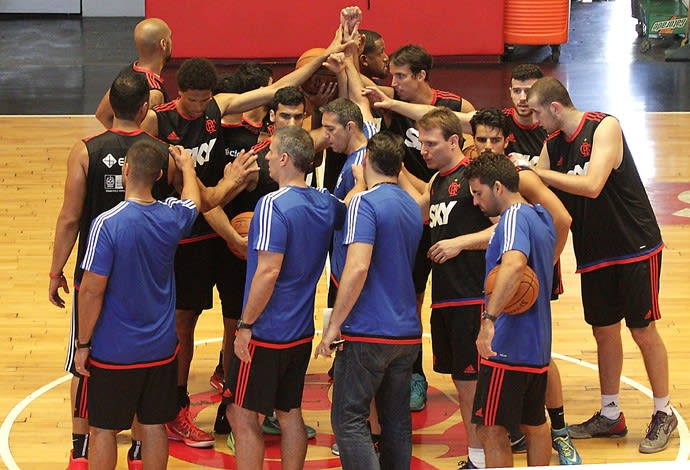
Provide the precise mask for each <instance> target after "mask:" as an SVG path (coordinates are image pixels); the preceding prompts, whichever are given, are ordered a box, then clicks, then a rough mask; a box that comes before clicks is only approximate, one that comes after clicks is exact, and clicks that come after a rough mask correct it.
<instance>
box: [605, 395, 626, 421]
mask: <svg viewBox="0 0 690 470" xmlns="http://www.w3.org/2000/svg"><path fill="white" fill-rule="evenodd" d="M619 403H620V397H619V395H618V394H615V395H602V396H601V415H602V416H605V417H606V418H608V419H617V418H618V416H620V414H621V409H620V406H619Z"/></svg>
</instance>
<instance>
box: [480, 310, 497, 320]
mask: <svg viewBox="0 0 690 470" xmlns="http://www.w3.org/2000/svg"><path fill="white" fill-rule="evenodd" d="M482 320H489V321H491V322H495V321H496V320H498V317H497V316H495V315H491V314H490V313H489V312H487V311H486V310H485V311H483V312H482Z"/></svg>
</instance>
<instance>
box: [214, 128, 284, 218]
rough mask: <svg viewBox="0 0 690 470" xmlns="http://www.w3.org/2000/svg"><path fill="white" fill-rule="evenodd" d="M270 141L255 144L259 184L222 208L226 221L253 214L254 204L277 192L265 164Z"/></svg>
mask: <svg viewBox="0 0 690 470" xmlns="http://www.w3.org/2000/svg"><path fill="white" fill-rule="evenodd" d="M270 145H271V139H266V140H262V141H261V142H260V143H258V144H256V145H255V146H254V147H253V148H252V150H254V152H255V153H256V157H257V159H256V163H257V164H258V165H259V182H258V184H257V186H256V188H255V189H253V190H251V191H249V190H247V189H245V190H244V191H242V192H241V193H240V194H238V195H237V196H236V197H235V198H234V199H233V200H232V201H230V203H229V204H227V205H226V206H225V208H224V210H225V213H226V214H227V216H228V219H230V220H232V218H233V217H235V216H236V215H237V214H239V213H241V212H253V211H254V208H255V207H256V203H257V202H259V199H260V198H261V197H262V196H265V195H266V194H268V193H270V192H273V191H277V190H278V183H276V182H275V181H273V179H272V178H271V177H270V176H269V175H268V162H266V155H267V154H268V149H269V146H270Z"/></svg>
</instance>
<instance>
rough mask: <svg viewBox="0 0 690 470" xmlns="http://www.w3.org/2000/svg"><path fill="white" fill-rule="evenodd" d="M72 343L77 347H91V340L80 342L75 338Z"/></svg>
mask: <svg viewBox="0 0 690 470" xmlns="http://www.w3.org/2000/svg"><path fill="white" fill-rule="evenodd" d="M74 343H75V346H76V347H77V349H86V348H91V340H88V341H87V342H86V343H81V342H80V341H79V339H77V340H75V341H74Z"/></svg>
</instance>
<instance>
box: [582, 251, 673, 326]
mask: <svg viewBox="0 0 690 470" xmlns="http://www.w3.org/2000/svg"><path fill="white" fill-rule="evenodd" d="M660 277H661V252H659V253H658V254H656V255H654V256H652V257H650V258H648V259H645V260H642V261H638V262H636V263H630V264H615V265H613V266H607V267H605V268H601V269H596V270H594V271H589V272H585V273H582V274H581V281H582V282H581V289H582V306H583V307H584V311H585V321H586V322H587V323H588V324H590V325H592V326H609V325H614V324H616V323H618V322H620V321H621V320H622V319H624V318H625V324H626V326H627V327H628V328H645V327H647V326H648V325H649V323H650V322H652V321H656V320H659V319H660V318H661V312H660V311H659V279H660Z"/></svg>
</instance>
